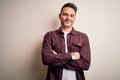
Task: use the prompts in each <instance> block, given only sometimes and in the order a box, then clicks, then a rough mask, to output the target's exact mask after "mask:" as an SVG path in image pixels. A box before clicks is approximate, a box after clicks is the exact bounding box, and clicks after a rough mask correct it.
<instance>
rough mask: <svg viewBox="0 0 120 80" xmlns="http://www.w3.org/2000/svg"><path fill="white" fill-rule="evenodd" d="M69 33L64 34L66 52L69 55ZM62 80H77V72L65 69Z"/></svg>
mask: <svg viewBox="0 0 120 80" xmlns="http://www.w3.org/2000/svg"><path fill="white" fill-rule="evenodd" d="M68 33H69V32H64V39H65V52H66V53H68V48H67V34H68ZM62 80H77V78H76V73H75V70H68V69H64V68H63V74H62Z"/></svg>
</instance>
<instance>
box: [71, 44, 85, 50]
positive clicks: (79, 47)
mask: <svg viewBox="0 0 120 80" xmlns="http://www.w3.org/2000/svg"><path fill="white" fill-rule="evenodd" d="M82 46H83V44H82V43H81V42H73V43H72V51H74V52H80V51H81V48H82Z"/></svg>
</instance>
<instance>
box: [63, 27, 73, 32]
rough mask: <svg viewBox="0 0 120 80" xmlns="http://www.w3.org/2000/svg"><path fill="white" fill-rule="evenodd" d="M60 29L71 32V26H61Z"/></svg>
mask: <svg viewBox="0 0 120 80" xmlns="http://www.w3.org/2000/svg"><path fill="white" fill-rule="evenodd" d="M61 30H62V31H63V32H71V30H72V27H61Z"/></svg>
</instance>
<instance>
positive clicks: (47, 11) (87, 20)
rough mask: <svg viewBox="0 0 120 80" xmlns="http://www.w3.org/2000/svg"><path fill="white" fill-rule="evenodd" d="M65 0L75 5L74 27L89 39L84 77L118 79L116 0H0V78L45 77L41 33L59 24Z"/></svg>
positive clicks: (119, 8) (119, 14) (119, 5)
mask: <svg viewBox="0 0 120 80" xmlns="http://www.w3.org/2000/svg"><path fill="white" fill-rule="evenodd" d="M67 2H73V3H75V4H76V5H77V7H78V12H77V16H76V22H75V24H74V28H75V29H77V30H79V31H81V32H84V33H86V34H87V35H88V37H89V40H90V46H91V58H92V62H91V67H90V69H89V70H88V71H85V76H86V80H120V76H119V75H120V62H119V61H120V58H119V57H120V0H0V80H45V76H46V71H47V66H45V65H43V64H42V61H41V45H42V41H43V36H44V35H45V33H46V32H48V31H51V30H55V29H58V28H59V27H60V23H59V19H58V14H59V12H60V8H61V7H62V6H63V4H65V3H67Z"/></svg>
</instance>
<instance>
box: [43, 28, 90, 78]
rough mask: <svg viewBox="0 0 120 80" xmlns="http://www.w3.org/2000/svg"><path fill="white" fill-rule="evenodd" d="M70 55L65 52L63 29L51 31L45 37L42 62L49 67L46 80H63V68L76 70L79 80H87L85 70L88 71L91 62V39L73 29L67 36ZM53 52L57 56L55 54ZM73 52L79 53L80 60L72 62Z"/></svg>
mask: <svg viewBox="0 0 120 80" xmlns="http://www.w3.org/2000/svg"><path fill="white" fill-rule="evenodd" d="M67 47H68V53H67V54H66V52H65V40H64V33H63V32H62V31H61V28H59V29H58V30H55V31H50V32H48V33H46V35H45V36H44V40H43V44H42V61H43V64H45V65H48V72H47V77H46V80H61V79H62V72H63V68H65V69H69V70H75V72H76V77H77V80H85V76H84V70H88V69H89V66H90V61H91V54H90V45H89V39H88V37H87V35H86V34H85V33H82V32H79V31H76V30H75V29H74V28H72V30H71V32H70V33H69V34H68V35H67ZM53 50H54V51H55V52H57V54H54V53H53ZM71 52H79V53H80V59H78V60H72V58H71Z"/></svg>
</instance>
